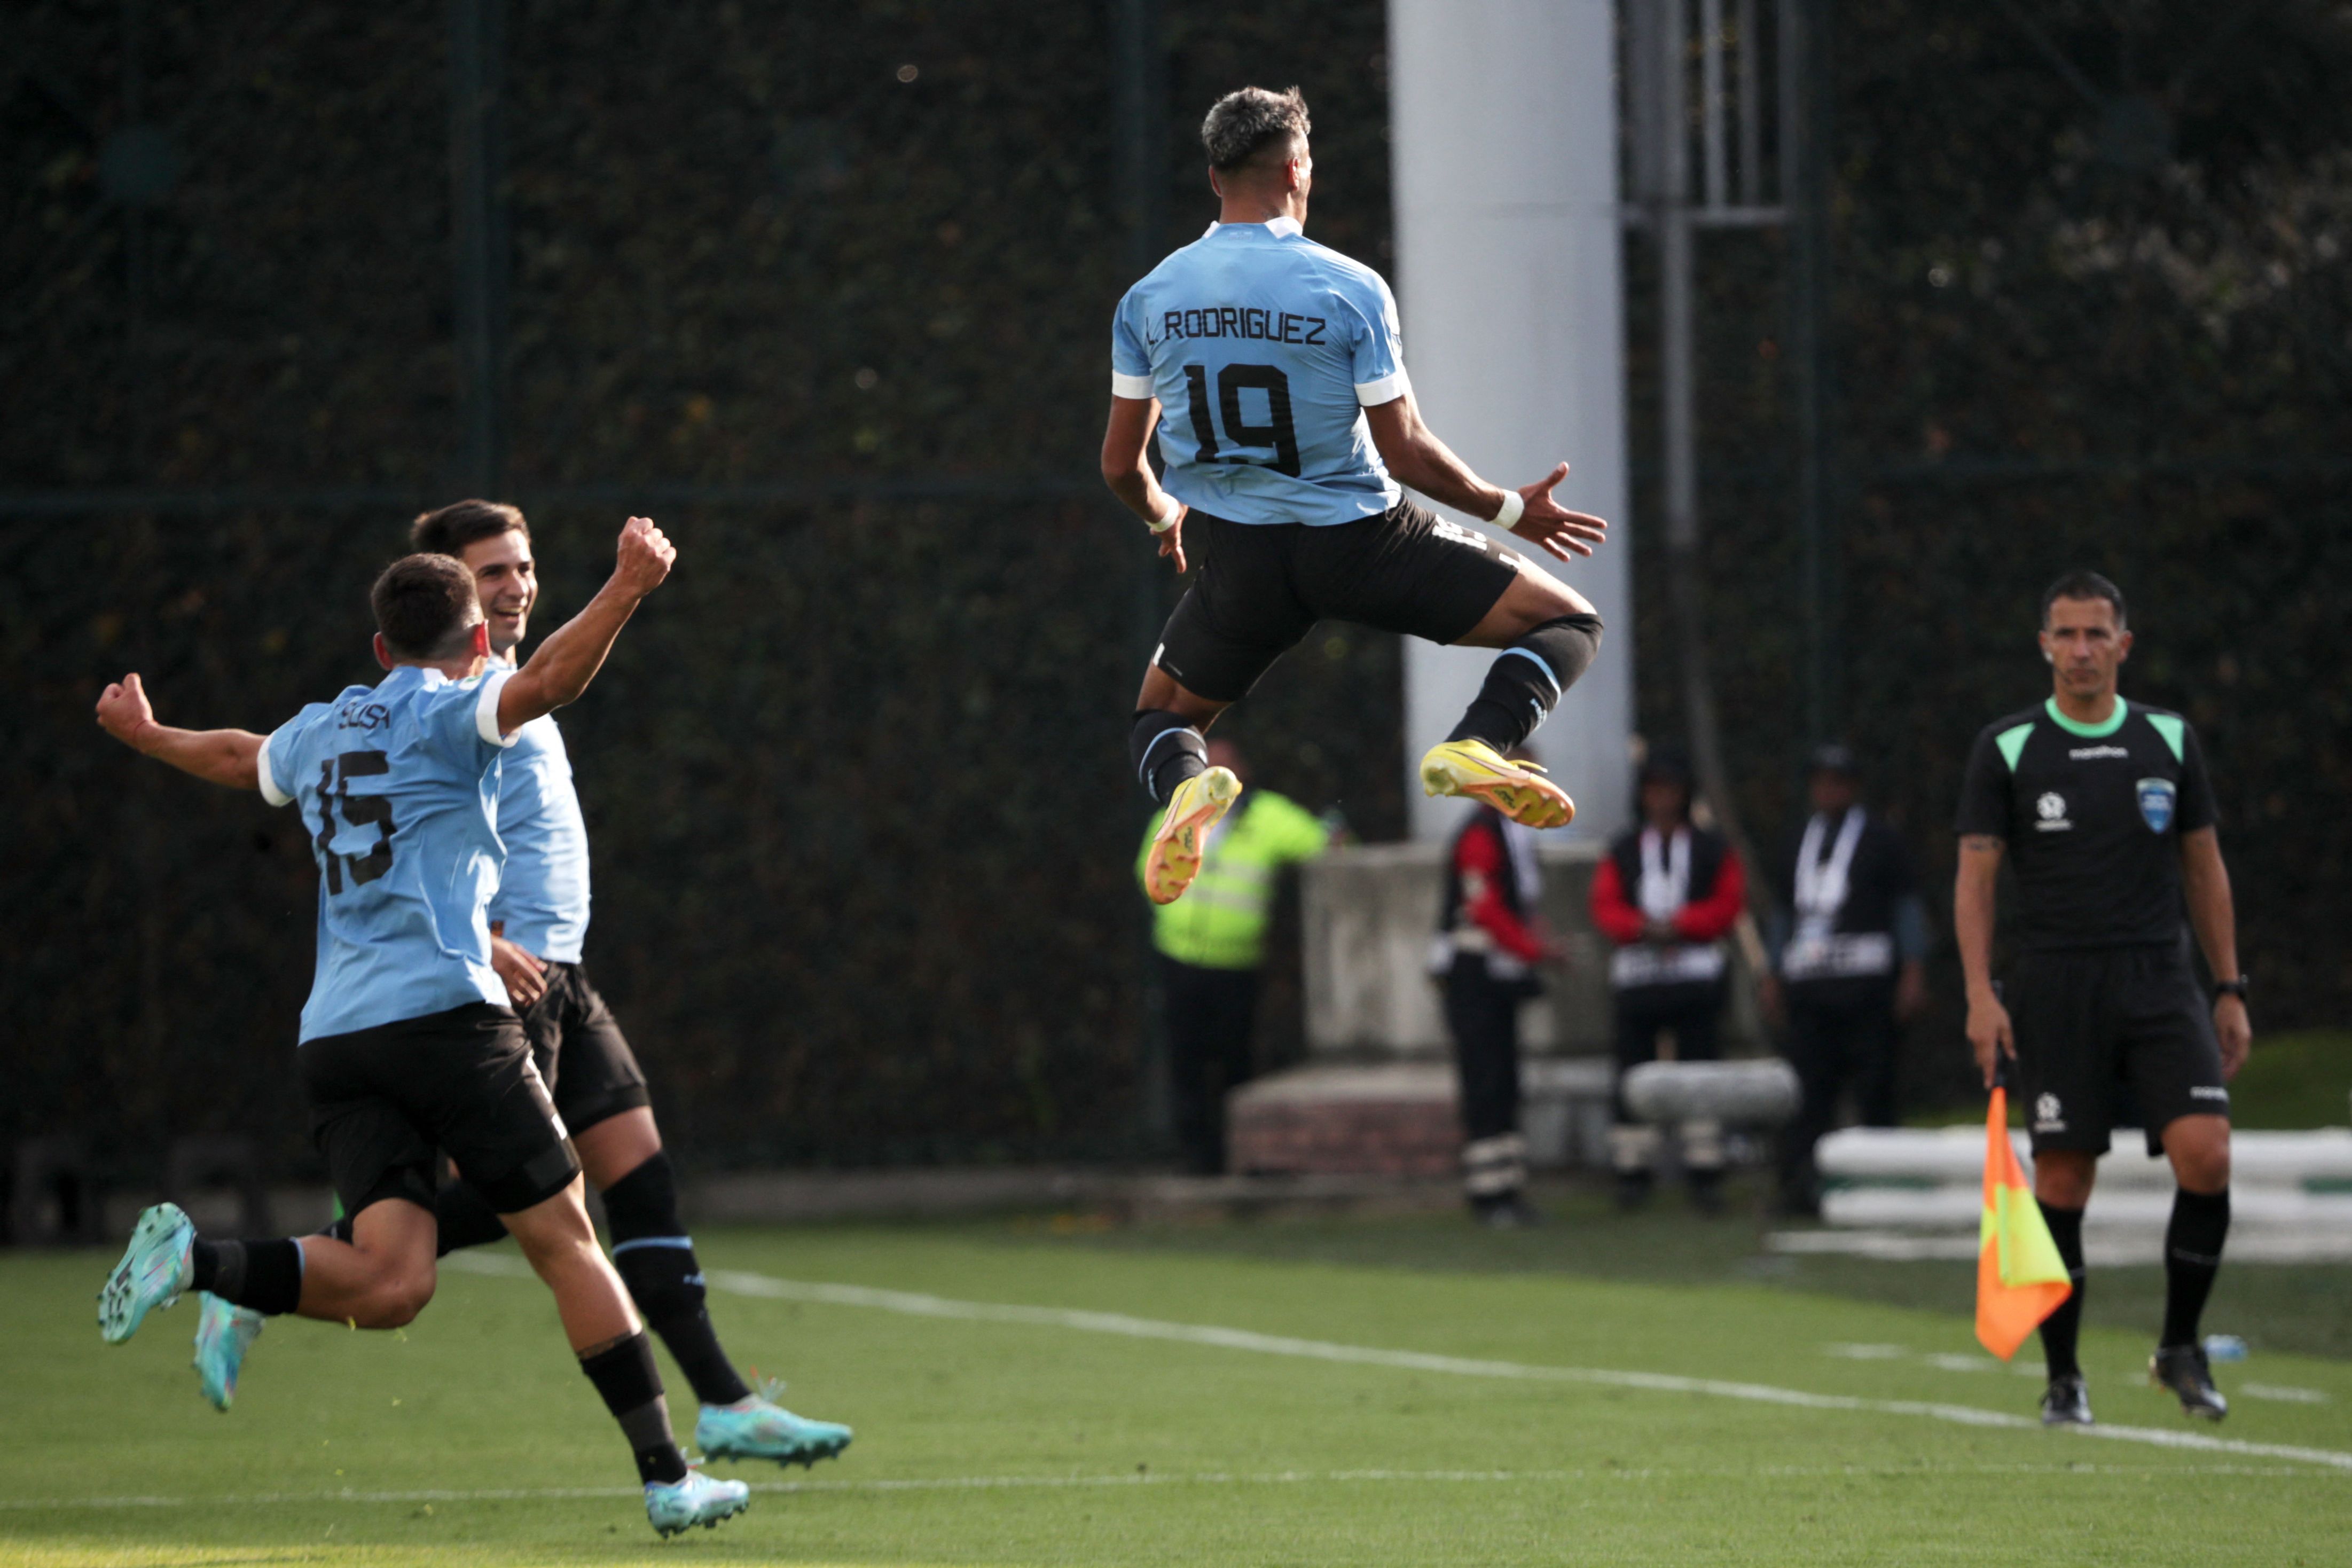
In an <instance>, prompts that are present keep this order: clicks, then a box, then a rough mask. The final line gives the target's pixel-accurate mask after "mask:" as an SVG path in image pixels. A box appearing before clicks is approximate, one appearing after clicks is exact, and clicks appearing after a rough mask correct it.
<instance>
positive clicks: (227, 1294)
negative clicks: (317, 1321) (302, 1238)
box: [189, 1237, 302, 1318]
mask: <svg viewBox="0 0 2352 1568" xmlns="http://www.w3.org/2000/svg"><path fill="white" fill-rule="evenodd" d="M189 1262H190V1264H191V1265H192V1266H193V1267H194V1270H195V1279H194V1281H193V1283H194V1287H195V1289H199V1290H209V1291H211V1292H212V1293H213V1294H214V1295H215V1296H218V1297H219V1298H220V1299H221V1300H224V1301H226V1302H229V1303H230V1304H232V1305H234V1306H238V1307H250V1308H252V1309H253V1310H255V1311H257V1312H263V1313H267V1314H268V1315H269V1316H270V1317H273V1318H274V1317H281V1316H283V1315H284V1314H286V1313H288V1312H290V1311H292V1310H294V1309H295V1308H296V1307H297V1306H299V1305H300V1304H301V1300H302V1246H301V1243H299V1242H297V1241H294V1240H291V1239H286V1238H280V1239H278V1240H274V1241H206V1240H205V1239H204V1238H202V1237H198V1238H197V1239H196V1240H195V1242H194V1244H193V1247H192V1248H191V1252H190V1256H189Z"/></svg>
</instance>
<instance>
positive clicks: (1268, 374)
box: [1110, 217, 1408, 526]
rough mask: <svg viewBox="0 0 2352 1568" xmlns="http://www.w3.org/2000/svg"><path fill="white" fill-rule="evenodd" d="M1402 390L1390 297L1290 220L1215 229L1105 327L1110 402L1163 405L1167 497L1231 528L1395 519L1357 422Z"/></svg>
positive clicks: (1392, 491)
mask: <svg viewBox="0 0 2352 1568" xmlns="http://www.w3.org/2000/svg"><path fill="white" fill-rule="evenodd" d="M1407 386H1408V384H1407V382H1406V380H1405V374H1404V345H1403V339H1402V333H1401V332H1400V331H1399V330H1398V327H1397V308H1396V299H1395V297H1394V296H1393V295H1391V293H1390V292H1389V286H1388V284H1387V283H1385V282H1383V281H1382V280H1381V275H1380V274H1379V273H1377V272H1375V271H1373V270H1372V269H1371V268H1369V267H1366V266H1364V265H1362V264H1361V263H1360V262H1356V261H1351V260H1349V258H1346V257H1344V256H1342V255H1340V254H1339V252H1338V251H1336V250H1329V249H1326V248H1325V247H1322V246H1319V245H1318V244H1316V243H1315V242H1314V241H1313V240H1311V239H1308V238H1307V237H1306V236H1305V235H1304V234H1302V233H1301V232H1300V231H1299V227H1298V225H1297V223H1296V222H1295V221H1293V220H1292V219H1290V218H1286V217H1281V218H1276V219H1275V220H1274V221H1273V222H1271V223H1234V224H1211V225H1210V226H1209V232H1208V233H1206V234H1204V235H1202V237H1200V238H1199V239H1196V240H1194V241H1193V242H1192V244H1190V245H1188V246H1186V247H1184V248H1183V249H1181V250H1180V251H1177V252H1176V253H1175V254H1173V255H1171V256H1170V257H1169V258H1167V259H1166V260H1165V261H1162V262H1161V263H1160V265H1159V266H1157V267H1155V268H1152V269H1151V273H1150V276H1149V277H1147V278H1145V279H1143V281H1142V282H1140V283H1138V284H1137V285H1136V286H1135V287H1134V288H1132V289H1129V290H1128V291H1127V298H1125V299H1124V300H1120V301H1119V302H1118V315H1117V317H1116V318H1114V320H1113V322H1112V329H1111V378H1110V389H1111V391H1112V393H1113V394H1114V395H1118V396H1120V397H1135V398H1144V397H1156V398H1158V399H1159V400H1160V457H1161V458H1163V459H1164V460H1165V461H1166V463H1167V474H1166V476H1165V478H1164V479H1163V480H1162V482H1163V483H1164V484H1165V485H1166V486H1167V489H1168V492H1169V493H1170V494H1171V495H1173V496H1174V497H1175V498H1176V499H1177V500H1181V501H1182V502H1183V503H1184V504H1185V505H1187V506H1195V507H1199V508H1200V509H1201V510H1202V511H1205V512H1208V513H1210V514H1211V515H1213V516H1215V517H1222V518H1225V519H1228V520H1229V521H1234V522H1250V523H1276V522H1303V523H1307V524H1310V525H1316V526H1323V525H1328V524H1332V523H1343V522H1354V521H1358V520H1359V519H1361V518H1367V517H1377V516H1379V515H1380V514H1381V513H1382V512H1384V511H1386V510H1389V509H1390V508H1391V507H1392V506H1394V505H1396V503H1397V500H1398V499H1399V497H1400V496H1401V495H1402V491H1401V490H1400V489H1398V488H1397V483H1396V481H1395V480H1394V479H1391V478H1389V471H1388V469H1387V468H1386V467H1384V466H1383V465H1382V464H1381V455H1380V452H1379V450H1378V449H1377V448H1376V447H1373V445H1372V436H1371V430H1370V426H1367V425H1366V424H1365V422H1364V416H1363V410H1364V409H1366V408H1370V407H1375V406H1377V405H1381V404H1383V403H1391V402H1393V401H1395V400H1396V399H1397V398H1399V397H1402V395H1404V394H1405V392H1406V390H1407Z"/></svg>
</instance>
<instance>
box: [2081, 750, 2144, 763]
mask: <svg viewBox="0 0 2352 1568" xmlns="http://www.w3.org/2000/svg"><path fill="white" fill-rule="evenodd" d="M2130 755H2131V752H2130V751H2129V750H2127V749H2126V748H2125V747H2122V746H2077V747H2075V748H2074V750H2073V751H2071V752H2067V753H2066V760H2067V761H2068V762H2070V763H2090V762H2096V761H2097V760H2098V759H2099V758H2101V757H2126V758H2128V757H2129V756H2130Z"/></svg>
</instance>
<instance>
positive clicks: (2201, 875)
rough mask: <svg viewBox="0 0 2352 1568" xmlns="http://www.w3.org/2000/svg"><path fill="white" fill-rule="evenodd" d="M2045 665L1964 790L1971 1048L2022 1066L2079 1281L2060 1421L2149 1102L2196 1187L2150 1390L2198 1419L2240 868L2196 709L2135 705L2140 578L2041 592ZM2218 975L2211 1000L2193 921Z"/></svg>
mask: <svg viewBox="0 0 2352 1568" xmlns="http://www.w3.org/2000/svg"><path fill="white" fill-rule="evenodd" d="M2041 643H2042V658H2045V659H2047V660H2048V661H2049V663H2050V666H2051V670H2052V684H2053V691H2052V693H2051V696H2050V699H2049V700H2048V701H2046V702H2045V703H2043V704H2042V706H2041V707H2039V708H2031V709H2028V710H2025V711H2024V712H2021V713H2013V714H2011V715H2010V716H2009V717H2008V718H2006V719H2002V720H2000V721H1997V722H1995V723H1993V724H1991V725H1989V726H1987V727H1986V729H1985V731H1983V733H1981V734H1979V736H1978V737H1977V742H1976V747H1975V750H1974V751H1973V752H1971V753H1970V754H1969V765H1968V776H1967V779H1966V781H1965V782H1964V784H1962V786H1961V793H1960V811H1959V820H1958V833H1959V837H1960V864H1959V877H1958V882H1957V884H1956V885H1955V887H1954V889H1953V926H1954V930H1955V931H1956V932H1957V934H1958V939H1959V946H1960V965H1961V968H1962V970H1963V971H1964V973H1966V975H1967V979H1968V994H1969V1024H1968V1030H1969V1045H1970V1046H1971V1047H1974V1048H1975V1051H1976V1058H1977V1065H1978V1066H1979V1068H1982V1069H1983V1072H1984V1076H1985V1082H1986V1084H1987V1086H1988V1087H1990V1084H1991V1082H1992V1079H1993V1072H1994V1068H1995V1065H1996V1061H1997V1053H2006V1054H2007V1055H2008V1056H2010V1057H2011V1058H2013V1059H2014V1060H2015V1062H2016V1064H2017V1070H2016V1079H2017V1083H2018V1100H2019V1102H2020V1103H2021V1105H2023V1106H2024V1107H2025V1110H2026V1115H2027V1118H2028V1124H2029V1125H2030V1126H2031V1128H2032V1137H2033V1194H2034V1197H2035V1198H2036V1199H2037V1200H2039V1202H2040V1204H2041V1205H2042V1215H2043V1216H2044V1217H2045V1218H2047V1219H2048V1221H2049V1222H2050V1233H2051V1235H2052V1237H2053V1238H2054V1239H2055V1240H2056V1241H2057V1244H2058V1251H2059V1255H2060V1256H2061V1257H2062V1258H2064V1259H2065V1261H2066V1268H2067V1269H2068V1271H2069V1272H2070V1273H2072V1274H2073V1276H2074V1294H2073V1295H2071V1296H2069V1297H2068V1298H2067V1299H2066V1301H2065V1304H2064V1305H2063V1306H2061V1307H2060V1308H2059V1309H2058V1310H2056V1311H2054V1312H2053V1313H2052V1314H2051V1315H2050V1317H2049V1318H2048V1319H2047V1320H2046V1321H2044V1322H2043V1323H2042V1351H2043V1352H2044V1354H2045V1355H2046V1356H2047V1358H2048V1361H2049V1369H2050V1384H2049V1388H2048V1390H2047V1391H2046V1392H2045V1393H2044V1394H2042V1422H2043V1424H2044V1425H2047V1426H2064V1425H2079V1426H2087V1425H2089V1424H2090V1421H2091V1405H2090V1398H2089V1394H2088V1391H2087V1389H2086V1388H2085V1386H2084V1381H2083V1369H2082V1365H2081V1363H2079V1362H2078V1361H2077V1360H2076V1359H2075V1353H2074V1348H2075V1341H2076V1338H2077V1335H2078V1334H2079V1332H2080V1331H2081V1328H2082V1321H2083V1279H2084V1268H2083V1210H2084V1206H2085V1205H2087V1204H2088V1203H2089V1201H2090V1196H2091V1184H2092V1180H2093V1178H2094V1176H2095V1174H2096V1173H2097V1169H2098V1164H2097V1163H2098V1158H2099V1156H2100V1155H2102V1154H2104V1153H2105V1152H2107V1147H2108V1130H2109V1128H2110V1126H2111V1125H2113V1123H2114V1122H2115V1121H2116V1111H2117V1110H2121V1109H2127V1108H2128V1107H2129V1106H2130V1104H2131V1101H2125V1100H2122V1096H2123V1095H2124V1094H2125V1093H2126V1092H2128V1093H2129V1094H2130V1095H2131V1096H2132V1097H2133V1100H2136V1101H2137V1110H2138V1111H2139V1114H2140V1118H2141V1121H2142V1124H2143V1125H2144V1126H2145V1127H2146V1128H2147V1152H2148V1155H2149V1157H2150V1158H2153V1157H2155V1155H2156V1154H2157V1153H2158V1152H2162V1153H2164V1154H2165V1155H2166V1156H2167V1157H2168V1158H2169V1159H2170V1160H2171V1162H2172V1171H2173V1174H2174V1176H2175V1178H2176V1179H2177V1180H2178V1181H2179V1192H2178V1193H2177V1194H2175V1196H2174V1199H2173V1205H2172V1221H2171V1224H2170V1226H2168V1228H2167V1230H2166V1232H2165V1238H2164V1266H2165V1305H2164V1332H2163V1336H2162V1338H2161V1339H2160V1340H2159V1341H2158V1344H2157V1351H2156V1354H2155V1356H2154V1357H2153V1358H2152V1359H2151V1360H2150V1361H2149V1363H2148V1377H2149V1380H2150V1381H2151V1382H2153V1383H2155V1384H2158V1385H2159V1386H2161V1387H2165V1388H2168V1389H2170V1390H2171V1391H2172V1392H2173V1393H2174V1394H2176V1395H2178V1396H2179V1400H2180V1407H2181V1409H2182V1410H2184V1411H2186V1412H2187V1413H2188V1414H2189V1415H2194V1416H2199V1417H2201V1418H2203V1419H2205V1420H2209V1421H2219V1420H2220V1419H2221V1417H2222V1416H2224V1415H2228V1414H2229V1409H2230V1407H2229V1404H2228V1402H2227V1401H2225V1400H2224V1399H2223V1398H2222V1397H2221V1394H2220V1393H2219V1392H2218V1391H2217V1390H2216V1389H2215V1388H2214V1386H2213V1376H2212V1373H2211V1370H2210V1368H2209V1367H2208V1366H2207V1365H2206V1362H2205V1352H2204V1350H2203V1348H2202V1347H2201V1346H2200V1344H2199V1342H2198V1336H2197V1323H2198V1319H2199V1317H2200V1315H2201V1314H2202V1313H2203V1311H2204V1308H2205V1299H2206V1297H2207V1296H2208V1295H2209V1294H2210V1292H2211V1290H2212V1289H2213V1278H2214V1275H2215V1274H2216V1273H2217V1272H2218V1271H2219V1269H2220V1268H2221V1242H2222V1238H2223V1237H2225V1236H2227V1235H2228V1234H2229V1229H2230V1091H2229V1089H2228V1088H2227V1087H2225V1086H2226V1083H2227V1080H2228V1079H2231V1077H2233V1076H2235V1074H2236V1073H2237V1070H2238V1068H2241V1067H2242V1066H2243V1065H2244V1064H2245V1060H2246V1052H2247V1048H2248V1046H2249V1045H2250V1043H2251V1041H2252V1029H2251V1027H2250V1026H2249V1025H2248V1023H2247V1021H2246V977H2245V973H2244V972H2243V971H2242V970H2241V969H2240V968H2239V967H2238V942H2237V931H2236V922H2235V919H2234V917H2233V915H2232V913H2231V904H2230V874H2229V871H2228V869H2227V868H2225V867H2224V866H2223V865H2222V864H2221V842H2220V840H2219V838H2218V837H2217V836H2216V835H2215V832H2214V826H2213V823H2214V812H2213V791H2212V785H2211V784H2210V783H2209V782H2208V781H2207V778H2206V775H2205V756H2204V752H2203V751H2202V749H2201V748H2200V746H2199V745H2198V742H2197V732H2196V731H2194V730H2192V729H2190V728H2189V721H2187V720H2185V719H2183V718H2181V717H2180V716H2179V714H2177V713H2168V712H2166V711H2164V710H2162V709H2158V708H2150V707H2147V706H2146V705H2145V704H2142V703H2138V702H2127V701H2126V700H2123V699H2122V698H2121V697H2119V696H2117V695H2116V673H2117V671H2118V670H2119V669H2120V668H2122V665H2123V662H2124V660H2125V659H2126V658H2128V657H2129V656H2130V654H2131V646H2132V635H2131V632H2130V630H2129V629H2128V627H2127V626H2126V621H2125V616H2124V596H2123V593H2122V591H2121V590H2120V589H2118V588H2117V587H2116V585H2115V584H2113V583H2110V582H2108V581H2107V580H2106V579H2105V577H2102V576H2100V575H2098V574H2096V573H2092V572H2075V573H2071V574H2068V575H2066V576H2063V577H2061V578H2060V579H2059V580H2058V581H2057V582H2056V583H2054V584H2052V585H2051V587H2050V589H2049V591H2048V592H2047V593H2045V594H2043V595H2042V634H2041ZM2004 854H2006V855H2007V856H2008V857H2009V859H2010V862H2011V865H2012V866H2013V867H2014V868H2015V869H2016V874H2017V890H2018V905H2019V908H2018V919H2017V931H2016V936H2017V949H2018V951H2017V955H2016V957H2015V959H2014V960H2013V961H2012V962H2011V965H2010V969H2009V973H2008V976H2007V981H2008V992H2007V996H2006V999H2005V1001H2004V997H2003V995H2002V994H2001V993H2000V992H1998V991H1996V990H1995V989H1994V988H1993V981H1992V933H1993V883H1994V879H1995V876H1996V875H1997V874H1998V872H1999V871H2000V862H2001V858H2002V856H2003V855H2004ZM2184 905H2185V908H2186V910H2187V914H2188V923H2189V926H2190V927H2191V928H2193V929H2194V931H2195V932H2196V937H2197V942H2198V945H2199V946H2200V947H2201V948H2202V949H2203V950H2204V952H2205V962H2206V963H2207V965H2208V966H2209V967H2210V969H2211V971H2212V973H2213V977H2214V987H2213V994H2212V997H2211V999H2210V1004H2209V1001H2208V999H2207V997H2206V995H2205V994H2204V993H2203V992H2202V991H2201V990H2200V986H2199V984H2198V981H2197V977H2196V974H2195V973H2194V972H2193V971H2192V970H2191V968H2190V966H2189V953H2188V943H2187V942H2186V941H2185V940H2184V932H2183V931H2182V924H2181V916H2182V911H2183V908H2184Z"/></svg>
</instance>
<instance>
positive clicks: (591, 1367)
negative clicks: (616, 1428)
mask: <svg viewBox="0 0 2352 1568" xmlns="http://www.w3.org/2000/svg"><path fill="white" fill-rule="evenodd" d="M580 1370H581V1371H582V1372H584V1373H587V1374H588V1381H589V1382H591V1383H593V1384H595V1385H596V1392H597V1393H598V1394H602V1395H604V1408H605V1409H607V1410H609V1411H611V1412H612V1413H613V1419H614V1420H615V1421H617V1422H619V1423H620V1424H621V1436H624V1437H626V1438H627V1439H628V1440H629V1452H630V1453H632V1454H634V1455H635V1456H636V1460H637V1479H639V1480H640V1481H668V1482H677V1481H682V1480H684V1479H686V1456H685V1455H684V1454H681V1453H679V1452H678V1450H677V1438H675V1437H673V1436H670V1430H669V1402H668V1401H667V1400H666V1399H664V1398H663V1397H662V1385H661V1373H660V1371H659V1370H658V1369H656V1367H655V1365H654V1342H653V1341H651V1340H649V1339H647V1338H646V1335H645V1331H644V1330H642V1329H640V1330H639V1331H637V1332H635V1333H634V1334H631V1335H630V1336H629V1337H628V1338H627V1339H625V1340H623V1341H622V1342H620V1343H618V1344H616V1345H614V1346H612V1347H610V1348H609V1349H606V1350H601V1351H598V1352H595V1353H594V1354H593V1355H583V1356H582V1357H581V1358H580Z"/></svg>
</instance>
